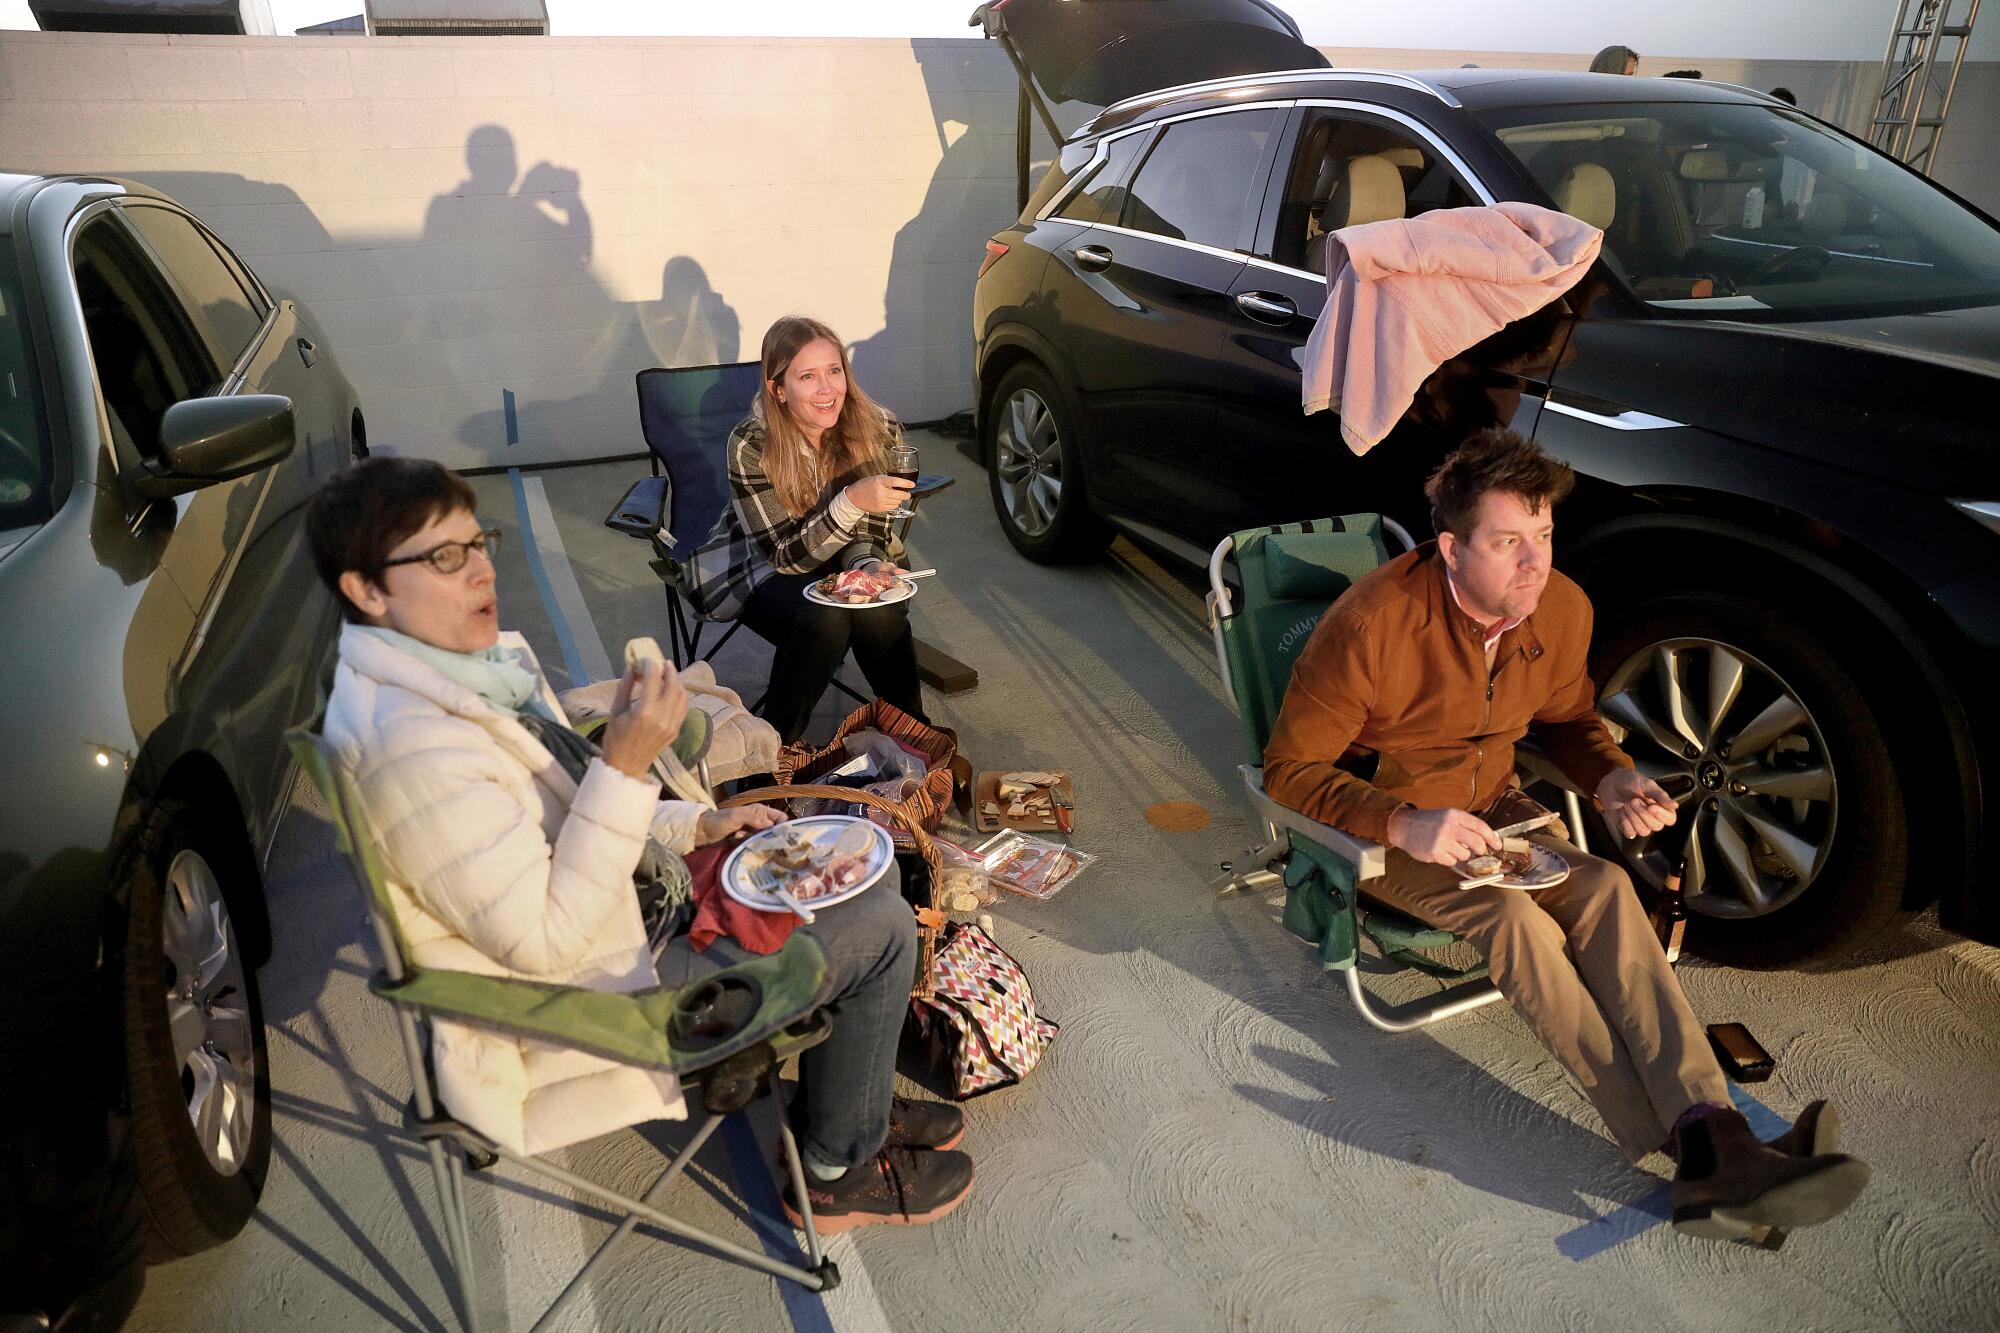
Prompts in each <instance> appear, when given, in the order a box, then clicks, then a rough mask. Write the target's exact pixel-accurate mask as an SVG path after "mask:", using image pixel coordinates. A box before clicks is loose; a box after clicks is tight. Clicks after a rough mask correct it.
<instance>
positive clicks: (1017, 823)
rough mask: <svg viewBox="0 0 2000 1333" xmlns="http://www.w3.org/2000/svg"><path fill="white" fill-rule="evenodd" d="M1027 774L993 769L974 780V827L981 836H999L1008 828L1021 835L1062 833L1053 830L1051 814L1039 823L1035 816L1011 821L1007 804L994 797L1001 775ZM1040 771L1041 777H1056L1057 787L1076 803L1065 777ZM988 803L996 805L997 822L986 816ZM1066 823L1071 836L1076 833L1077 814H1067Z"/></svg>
mask: <svg viewBox="0 0 2000 1333" xmlns="http://www.w3.org/2000/svg"><path fill="white" fill-rule="evenodd" d="M1027 771H1028V770H1026V769H1018V768H1004V769H995V770H992V771H990V772H986V773H981V774H980V775H979V776H978V777H977V778H975V779H973V783H972V823H973V827H975V828H977V829H978V830H979V831H980V832H981V833H998V832H999V831H1000V830H1001V829H1007V828H1011V829H1020V830H1021V831H1022V832H1024V833H1061V832H1062V830H1061V829H1059V828H1057V827H1056V821H1055V817H1054V812H1053V811H1051V812H1050V817H1049V818H1047V819H1042V818H1039V817H1037V816H1034V815H1029V816H1027V817H1026V818H1022V819H1013V818H1010V817H1009V816H1008V814H1007V802H1005V801H1003V800H1001V799H1000V798H999V796H997V795H996V794H995V793H996V792H997V791H998V790H999V788H1000V779H1001V777H1002V775H1004V774H1007V773H1022V772H1027ZM1040 771H1041V772H1044V773H1054V774H1055V775H1056V785H1057V786H1059V787H1061V788H1062V789H1063V790H1064V791H1065V792H1068V793H1069V798H1070V800H1072V801H1074V800H1075V799H1076V788H1075V787H1073V786H1071V785H1070V780H1069V774H1068V773H1064V772H1059V771H1057V770H1056V769H1053V768H1046V769H1042V770H1040ZM988 801H992V802H993V803H994V804H995V805H998V806H999V807H1000V814H999V816H998V817H997V818H996V817H995V816H993V815H989V814H987V813H986V803H987V802H988ZM1069 822H1070V832H1072V833H1074V832H1075V831H1076V811H1074V810H1072V811H1070V820H1069Z"/></svg>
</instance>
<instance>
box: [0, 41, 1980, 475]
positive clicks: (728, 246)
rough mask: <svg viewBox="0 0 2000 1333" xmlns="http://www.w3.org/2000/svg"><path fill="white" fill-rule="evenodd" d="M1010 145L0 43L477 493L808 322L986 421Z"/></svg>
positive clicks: (90, 156) (880, 82)
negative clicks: (978, 358) (985, 298)
mask: <svg viewBox="0 0 2000 1333" xmlns="http://www.w3.org/2000/svg"><path fill="white" fill-rule="evenodd" d="M1327 54H1328V56H1329V57H1330V58H1331V59H1332V60H1333V61H1334V63H1336V64H1340V65H1362V66H1378V67H1387V68H1406V69H1407V68H1436V67H1447V68H1448V67H1452V66H1456V65H1459V64H1462V63H1464V62H1466V61H1476V62H1478V63H1480V64H1483V65H1489V66H1502V65H1508V66H1528V67H1538V66H1539V67H1549V68H1565V69H1575V68H1580V67H1582V66H1583V65H1584V64H1586V63H1587V61H1588V57H1587V56H1577V55H1573V54H1560V55H1558V54H1551V55H1541V56H1536V55H1522V54H1519V53H1505V54H1495V53H1482V52H1476V51H1474V52H1459V51H1438V50H1429V51H1422V50H1417V51H1409V50H1406V51H1389V50H1364V49H1333V48H1329V49H1328V50H1327ZM1682 67H1692V68H1699V69H1701V70H1702V71H1703V72H1704V73H1705V74H1706V75H1708V76H1709V77H1711V78H1722V79H1727V80H1730V81H1732V82H1740V83H1744V84H1747V85H1749V86H1753V87H1759V88H1769V87H1771V86H1773V85H1776V84H1784V85H1786V86H1789V87H1791V88H1792V89H1793V90H1794V91H1796V92H1797V93H1798V94H1799V97H1800V99H1801V102H1802V103H1803V104H1804V105H1805V106H1806V107H1807V108H1808V109H1809V110H1815V111H1819V112H1821V113H1822V114H1826V115H1829V116H1830V117H1831V118H1833V119H1836V120H1838V121H1840V122H1841V123H1843V124H1846V125H1849V126H1850V127H1851V126H1854V125H1856V124H1858V123H1860V121H1861V120H1862V119H1863V118H1864V117H1865V113H1866V103H1867V99H1868V98H1869V96H1870V95H1871V94H1872V91H1873V88H1874V81H1875V66H1873V65H1872V64H1871V65H1860V64H1839V63H1820V62H1802V61H1790V62H1742V61H1735V62H1732V61H1725V60H1719V59H1715V58H1712V57H1701V56H1689V57H1672V58H1667V57H1649V58H1648V59H1647V60H1646V62H1645V65H1644V66H1643V72H1645V73H1664V72H1665V71H1667V70H1669V69H1677V68H1682ZM1088 114H1090V111H1089V109H1088V108H1081V107H1075V106H1069V107H1062V108H1058V115H1059V118H1060V119H1061V120H1062V121H1063V123H1065V124H1066V125H1074V124H1078V123H1081V121H1082V120H1083V119H1084V118H1085V117H1086V116H1087V115H1088ZM1014 116H1015V94H1014V82H1013V72H1012V69H1011V68H1010V67H1009V65H1008V64H1007V62H1006V60H1005V59H1004V57H1003V56H1002V55H1001V53H1000V52H999V50H998V49H997V48H996V47H994V46H993V45H992V44H991V43H985V42H980V41H977V40H951V39H921V40H915V41H884V40H864V39H848V40H834V39H827V40H805V39H769V40H765V39H756V40H752V39H720V38H708V39H701V38H689V39H664V38H661V39H652V38H484V39H476V38H314V39H312V40H310V41H305V40H294V39H280V38H229V37H186V38H184V37H154V36H144V35H125V34H58V33H36V32H0V168H7V169H14V170H27V171H98V172H107V173H111V174H117V175H125V176H131V177H135V178H137V179H140V180H143V181H147V182H149V183H152V184H155V185H157V186H159V187H161V188H163V189H165V190H167V191H168V192H169V193H170V194H172V195H173V196H174V197H176V198H177V199H179V200H180V201H181V202H183V203H184V204H186V205H187V206H188V207H190V208H191V209H193V210H194V211H195V212H196V213H198V214H199V215H200V216H201V217H203V218H204V219H205V220H206V221H207V222H208V223H209V224H210V225H211V226H213V227H214V228H215V229H216V231H217V232H218V233H219V234H220V235H221V236H222V237H223V238H224V239H225V240H227V241H228V242H229V243H230V244H231V245H232V246H234V247H236V248H237V249H238V250H239V251H241V252H242V253H243V255H244V256H245V257H246V258H247V259H248V260H249V261H250V262H251V264H252V265H253V266H254V267H255V268H256V269H257V271H258V272H259V273H260V274H261V275H262V276H263V277H264V278H265V280H266V281H267V282H269V283H271V284H273V285H274V286H277V287H280V288H283V289H285V290H287V291H289V292H291V293H292V294H295V295H297V296H298V297H300V298H301V299H302V300H304V301H306V302H307V303H308V304H309V305H310V306H311V308H312V310H313V312H314V313H315V314H316V315H317V317H318V318H319V319H320V320H321V322H322V323H323V324H324V325H325V327H326V330H327V332H328V333H329V335H330V336H331V338H332V339H333V341H334V342H335V344H336V346H337V349H338V352H339V355H340V358H341V360H342V362H343V364H344V365H345V366H346V368H347V370H348V373H349V374H350V375H351V376H352V378H353V379H354V381H355V383H356V385H357V386H358V387H359V389H360V391H361V394H362V398H363V403H364V409H365V411H366V412H367V414H368V420H369V433H370V437H371V439H372V440H373V441H374V442H375V443H377V444H379V445H381V446H383V447H385V448H392V449H397V450H401V451H405V452H410V453H418V454H422V455H425V456H429V457H433V458H438V459H440V460H442V461H445V462H447V463H450V464H453V465H454V466H461V467H476V466H493V465H495V464H506V463H539V462H551V461H561V460H568V459H580V458H592V457H603V456H608V455H613V454H620V453H630V452H635V451H638V450H640V449H641V448H643V443H642V441H641V439H640V436H639V430H638V414H637V409H636V407H635V403H634V396H633V386H632V375H633V372H635V371H637V370H640V369H642V368H644V367H647V366H654V365H666V366H686V365H701V364H706V363H711V362H716V361H737V360H751V359H754V358H755V357H756V354H757V348H758V342H759V340H760V338H761V336H762V333H763V330H764V328H765V327H766V326H767V325H768V324H769V323H770V321H771V320H773V319H775V318H776V317H777V316H779V315H782V314H786V313H790V312H795V311H802V312H807V313H811V314H815V315H817V316H819V317H820V318H822V319H825V320H826V321H827V322H829V323H830V324H832V325H833V327H834V328H836V329H837V330H839V331H840V332H841V334H842V335H843V336H844V337H846V338H848V339H850V340H851V341H852V343H853V345H854V349H855V369H856V375H857V378H858V379H859V381H860V382H861V383H862V384H864V385H865V386H867V387H868V388H869V389H870V391H871V392H873V393H875V394H876V395H877V396H879V397H880V398H881V399H882V400H883V401H884V402H886V403H887V404H888V405H889V406H890V407H892V408H893V409H895V410H896V411H897V412H899V413H901V414H902V415H903V416H904V417H905V418H906V419H908V420H913V421H915V420H926V419H931V418H935V417H940V416H944V415H946V414H948V413H950V412H953V411H956V410H958V409H960V408H964V407H968V406H970V405H971V395H972V376H971V364H970V362H971V339H970V329H971V294H972V282H973V276H974V274H975V272H976V271H977V268H978V264H979V261H980V258H981V257H982V253H983V246H982V243H983V241H984V240H985V238H986V237H987V236H988V235H990V234H991V233H992V232H994V231H995V230H997V229H999V228H1000V227H1002V226H1004V225H1006V223H1007V222H1008V221H1009V220H1010V219H1011V218H1012V217H1013V216H1014V212H1015V207H1014V203H1015V184H1014V156H1013V154H1014V137H1013V136H1014ZM1996 129H2000V65H1995V64H1987V65H1979V66H1968V67H1967V72H1966V76H1965V79H1964V81H1963V82H1962V84H1961V86H1960V90H1959V101H1958V103H1957V105H1956V106H1955V108H1954V111H1953V115H1952V123H1951V127H1950V131H1949V133H1948V134H1947V136H1946V139H1945V151H1944V154H1943V158H1942V162H1941V168H1940V172H1939V175H1940V178H1941V179H1943V180H1944V181H1946V183H1948V184H1951V185H1953V186H1954V188H1957V189H1959V190H1960V191H1961V192H1963V193H1965V194H1966V195H1967V196H1968V197H1970V198H1972V199H1973V200H1974V201H1975V202H1978V203H1981V204H1982V205H1983V206H1985V207H1987V208H1988V209H1989V210H1990V211H1994V212H1996V213H2000V171H1996V170H1994V169H1993V168H1994V167H1996V166H2000V163H1996V162H1995V161H1994V158H1995V157H1996V155H2000V133H1996V132H1995V131H1996ZM1047 153H1048V145H1047V143H1046V142H1045V141H1043V140H1041V139H1039V138H1038V139H1037V143H1036V155H1037V157H1038V158H1040V159H1043V160H1045V159H1046V157H1047Z"/></svg>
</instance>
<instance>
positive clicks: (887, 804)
mask: <svg viewBox="0 0 2000 1333" xmlns="http://www.w3.org/2000/svg"><path fill="white" fill-rule="evenodd" d="M794 796H806V797H817V798H819V799H822V800H831V801H851V802H853V803H854V804H856V805H865V806H867V807H868V808H869V809H871V810H880V811H881V812H882V813H884V814H886V815H889V816H891V817H893V818H894V819H895V820H896V821H897V822H898V823H899V824H901V825H902V827H901V828H900V829H890V830H889V836H890V837H891V838H893V839H895V841H896V843H897V845H898V846H908V847H909V848H911V849H912V850H914V851H915V852H916V853H917V855H919V856H921V857H923V858H924V864H925V865H927V866H929V867H930V871H931V887H930V894H929V896H928V901H926V902H925V903H924V904H923V905H924V906H926V907H928V908H931V909H932V911H933V912H934V913H935V912H936V909H937V899H938V884H939V882H940V876H939V874H938V871H939V869H940V868H941V865H942V860H941V858H940V857H939V854H938V849H937V844H936V843H935V842H933V841H931V835H930V833H929V831H928V830H926V829H925V828H924V826H923V823H922V821H921V820H920V819H918V817H917V816H916V815H915V813H913V812H912V811H910V810H908V809H906V808H905V807H906V806H908V805H910V804H911V802H909V801H900V802H899V801H892V800H890V799H888V798H887V797H886V796H877V795H876V794H875V793H874V792H872V791H862V790H861V789H860V788H858V787H820V786H815V785H813V784H812V783H787V784H785V785H783V786H778V787H759V788H757V789H756V790H755V791H745V792H738V793H737V794H736V795H734V796H731V797H729V798H727V799H726V800H724V801H722V802H720V804H722V805H725V806H729V805H756V804H758V803H759V802H778V801H786V800H790V799H791V798H792V797H794ZM931 919H932V920H941V919H942V916H941V914H940V915H934V916H933V917H932V918H931ZM937 938H938V927H936V926H933V925H930V924H928V923H927V922H926V921H925V919H924V918H923V917H922V916H919V917H918V918H917V976H916V982H915V984H914V986H913V987H912V988H911V990H910V996H911V998H913V999H923V998H924V997H925V996H928V995H929V994H930V993H931V960H932V959H933V958H934V957H935V956H936V954H937Z"/></svg>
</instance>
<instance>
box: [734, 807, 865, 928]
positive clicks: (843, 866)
mask: <svg viewBox="0 0 2000 1333" xmlns="http://www.w3.org/2000/svg"><path fill="white" fill-rule="evenodd" d="M895 859H896V844H895V843H894V842H892V841H891V840H890V838H889V831H888V830H887V829H885V828H883V827H882V826H881V825H879V824H874V823H871V822H869V821H868V820H866V819H856V818H855V817H854V816H852V815H810V816H808V817H807V818H805V819H788V820H786V821H785V822H784V823H782V824H777V825H774V826H772V827H771V828H767V829H762V830H760V831H758V832H756V833H753V834H752V835H750V836H749V837H748V838H746V839H744V840H743V843H742V845H740V846H739V847H737V848H736V850H734V851H732V852H731V853H730V854H729V855H728V857H727V858H726V859H724V861H723V862H722V891H723V892H724V893H726V894H728V895H729V896H730V897H732V898H734V899H735V900H736V901H737V902H739V903H742V904H744V905H745V906H746V907H755V908H757V909H758V910H759V911H764V912H784V911H789V910H790V909H789V908H788V907H787V906H786V904H785V900H784V899H783V898H780V897H779V896H778V895H777V894H775V893H771V892H768V891H767V890H765V889H761V888H759V887H758V886H757V880H758V879H759V878H761V877H762V875H763V874H764V873H766V872H768V873H769V874H771V875H773V876H775V877H776V878H777V880H778V882H779V883H780V884H782V885H783V886H784V888H785V891H786V892H788V893H790V894H791V895H792V898H793V899H794V900H795V901H796V902H797V903H798V904H799V905H800V906H801V907H804V908H806V909H807V910H808V911H812V912H817V911H818V910H819V909H820V908H822V907H831V906H832V905H833V904H835V903H844V902H846V901H847V900H848V899H849V898H852V897H854V896H855V895H856V894H858V893H860V892H861V891H862V890H864V889H866V888H868V886H869V885H871V884H873V883H874V882H875V881H876V880H878V879H880V878H882V875H883V873H884V872H885V871H887V870H888V869H889V866H890V864H891V863H892V862H894V861H895Z"/></svg>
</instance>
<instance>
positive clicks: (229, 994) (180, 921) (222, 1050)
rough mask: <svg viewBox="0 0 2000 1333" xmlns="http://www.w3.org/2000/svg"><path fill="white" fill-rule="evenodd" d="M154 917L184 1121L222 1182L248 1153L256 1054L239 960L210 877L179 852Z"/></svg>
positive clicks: (195, 855) (189, 854)
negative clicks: (157, 918) (158, 926)
mask: <svg viewBox="0 0 2000 1333" xmlns="http://www.w3.org/2000/svg"><path fill="white" fill-rule="evenodd" d="M165 895H166V901H165V903H164V907H163V911H162V914H161V932H160V934H161V952H162V955H163V960H164V964H165V966H164V974H165V988H164V990H165V1001H166V1006H167V1030H168V1032H169V1034H170V1035H171V1038H172V1041H173V1049H174V1059H175V1062H176V1064H177V1066H178V1068H179V1070H180V1081H181V1092H182V1095H183V1096H184V1097H185V1098H186V1099H187V1113H188V1119H189V1120H190V1121H191V1122H192V1123H193V1125H194V1133H195V1138H196V1140H197V1141H198V1142H199V1143H200V1144H201V1150H202V1152H203V1153H204V1154H205V1155H206V1156H207V1158H208V1161H209V1165H211V1166H213V1167H214V1168H215V1170H216V1172H217V1173H218V1174H220V1175H224V1176H233V1175H235V1174H236V1173H237V1172H238V1171H239V1170H241V1169H242V1166H243V1162H244V1157H245V1155H246V1154H247V1152H248V1151H249V1147H250V1135H251V1119H252V1111H253V1109H254V1106H255V1097H254V1095H253V1093H254V1088H255V1084H256V1074H257V1053H256V1046H255V1042H254V1039H253V1034H252V1031H251V1017H250V1009H249V999H248V995H247V987H246V986H245V983H244V972H243V956H242V952H241V951H240V950H239V949H238V948H237V945H236V932H235V930H234V928H233V927H232V926H231V925H230V922H229V909H228V908H227V906H225V905H224V903H223V898H222V887H221V884H220V883H219V882H218V881H217V879H216V877H215V870H214V868H213V867H212V866H210V865H209V863H208V861H207V860H206V859H205V858H204V857H203V856H202V855H201V853H199V852H197V851H193V850H186V851H182V852H181V853H180V854H179V855H177V856H175V857H174V859H173V861H172V863H171V864H170V865H169V866H168V867H167V876H166V888H165Z"/></svg>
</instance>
